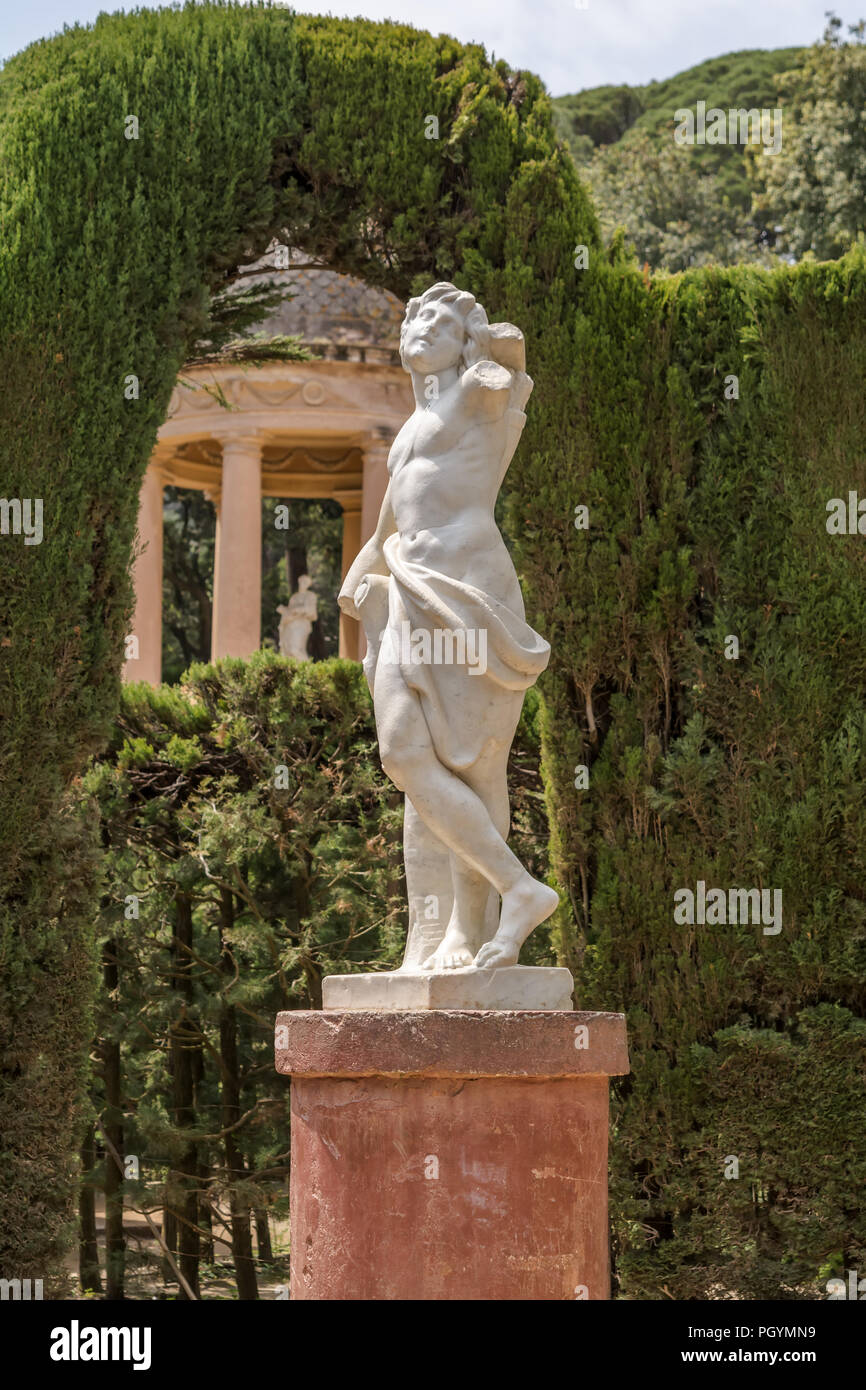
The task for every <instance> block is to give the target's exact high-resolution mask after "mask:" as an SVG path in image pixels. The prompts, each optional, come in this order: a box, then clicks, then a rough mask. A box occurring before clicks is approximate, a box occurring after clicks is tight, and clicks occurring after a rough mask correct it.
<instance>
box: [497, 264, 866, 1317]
mask: <svg viewBox="0 0 866 1390" xmlns="http://www.w3.org/2000/svg"><path fill="white" fill-rule="evenodd" d="M590 285H591V292H590V298H589V301H588V303H587V306H586V307H587V313H586V316H585V318H583V319H582V320H581V321H580V322H579V324H578V328H577V332H576V335H575V350H574V354H573V357H572V359H571V367H570V369H567V368H566V360H567V359H566V358H563V373H565V372H566V370H568V372H569V375H568V377H567V381H568V387H569V396H568V398H569V404H570V408H571V410H572V417H571V419H572V434H571V440H570V441H569V447H568V449H567V453H566V454H565V457H562V456H560V457H559V458H554V457H553V456H552V455H551V452H550V448H549V443H548V440H547V439H546V438H545V436H544V433H543V426H541V427H540V426H539V422H538V421H537V420H536V421H533V423H532V431H533V435H532V437H531V439H530V441H529V447H530V449H531V450H533V452H532V453H531V454H530V455H529V457H527V455H524V456H523V466H522V468H521V470H520V472H519V473H518V474H517V480H518V486H517V489H516V491H515V492H513V493H512V498H511V501H512V525H513V526H514V528H515V530H516V531H517V532H518V533H519V536H520V551H521V557H522V558H521V564H522V573H523V574H524V575H526V576H527V577H528V578H529V579H530V581H531V586H532V589H533V593H534V597H535V603H536V607H537V611H540V614H541V616H540V618H539V624H540V628H541V630H542V631H544V633H545V635H546V636H547V637H548V638H549V640H550V641H551V643H552V646H553V653H554V656H553V661H552V663H551V670H550V672H549V674H548V676H547V677H546V678H545V679H544V681H543V683H542V684H543V692H544V697H545V705H544V737H543V767H544V773H545V777H546V780H547V786H548V793H549V810H550V821H551V827H552V832H553V837H552V853H553V863H554V868H555V871H556V873H557V874H558V876H559V878H560V880H561V882H562V884H563V885H564V887H565V888H566V890H567V895H568V898H569V901H570V905H571V911H570V912H566V913H564V914H563V916H562V922H561V926H560V930H559V935H558V947H559V952H560V957H561V959H563V960H564V961H566V962H567V963H568V964H570V965H571V966H572V967H573V968H574V969H575V970H576V972H577V975H578V978H579V980H580V995H581V999H582V1002H583V1004H584V1006H591V1007H595V1008H610V1009H620V1008H622V1007H623V1006H625V1007H626V1008H627V1011H628V1018H629V1037H630V1047H631V1056H632V1074H631V1076H630V1077H629V1078H627V1079H626V1080H625V1081H624V1082H622V1083H620V1084H619V1085H618V1086H617V1087H616V1093H617V1094H616V1098H615V1104H614V1111H613V1125H614V1135H615V1139H614V1143H613V1150H612V1152H613V1188H612V1194H611V1209H612V1213H613V1220H614V1235H615V1250H616V1265H617V1272H618V1275H619V1279H620V1287H621V1289H622V1291H623V1292H624V1293H625V1294H626V1295H627V1296H628V1297H633V1298H658V1297H663V1296H664V1292H665V1290H667V1292H668V1293H669V1294H670V1295H671V1296H672V1297H675V1298H695V1297H703V1298H706V1297H711V1296H716V1297H718V1296H722V1297H725V1296H727V1297H731V1296H733V1297H738V1298H754V1297H763V1298H771V1299H776V1298H791V1297H807V1298H814V1297H823V1296H826V1292H825V1287H824V1283H825V1281H826V1279H827V1278H828V1277H829V1275H830V1274H838V1273H839V1272H840V1271H841V1270H843V1269H845V1268H848V1269H852V1268H853V1269H857V1268H861V1269H862V1267H863V1261H864V1258H866V1245H864V1242H866V1215H864V1212H863V1206H862V1202H861V1201H860V1199H859V1198H858V1196H857V1194H858V1192H862V1190H863V1187H864V1181H866V1155H864V1143H863V1126H862V1123H861V1122H860V1120H859V1118H855V1117H861V1116H862V1115H863V1114H864V1111H866V1095H864V1089H866V1083H864V1075H866V1072H864V1060H866V1052H864V1045H866V1021H864V1020H866V549H864V547H866V541H864V537H863V535H861V534H855V535H833V534H829V533H828V531H827V525H826V523H827V520H828V512H827V503H828V501H829V500H830V499H832V498H842V499H844V500H845V501H846V503H847V499H848V494H849V491H855V492H856V493H857V495H858V497H859V498H860V499H863V498H866V454H864V449H863V442H864V440H866V398H864V394H863V389H862V383H863V379H864V373H866V312H864V311H866V254H864V251H863V249H862V248H860V249H857V250H855V251H853V252H852V253H851V254H850V255H849V256H848V257H846V258H845V259H843V260H841V261H839V262H835V263H830V264H824V265H814V264H813V265H803V266H800V267H799V268H797V269H795V270H782V271H777V272H775V273H773V274H768V273H765V272H761V271H758V270H755V269H750V268H737V269H731V270H725V271H702V272H696V273H692V274H689V275H686V276H679V277H672V278H659V279H658V280H652V279H648V278H645V277H644V276H642V275H641V274H639V273H638V272H637V270H636V269H634V268H631V267H629V266H626V265H620V264H614V265H601V266H598V267H597V268H596V273H595V274H594V275H593V277H592V280H591V281H590ZM732 376H736V377H737V378H738V383H736V386H738V398H733V396H734V391H735V383H734V382H732V381H730V380H727V394H728V395H729V396H731V397H732V398H731V399H726V379H729V378H730V377H732ZM533 446H534V448H533ZM578 504H584V505H586V506H587V507H588V509H589V529H588V530H576V529H575V528H574V524H573V517H574V507H575V505H578ZM864 529H866V522H864ZM730 636H735V637H737V638H738V639H739V657H738V659H731V658H730V657H729V656H728V655H726V649H727V651H728V652H731V651H732V648H731V646H730V644H729V643H728V638H729V637H730ZM579 765H583V766H586V767H588V768H589V786H588V788H587V789H585V790H583V789H577V788H576V787H575V785H574V784H575V780H576V779H575V775H574V772H575V768H576V767H577V766H579ZM577 780H579V779H577ZM699 880H703V881H704V883H705V884H706V888H707V890H709V889H710V888H719V887H720V888H722V889H724V890H725V892H726V893H727V892H728V891H729V890H730V889H732V888H738V889H752V888H759V889H769V890H776V889H778V890H781V893H782V899H781V901H782V918H781V930H780V931H778V932H775V931H774V930H773V928H772V927H771V932H770V933H769V934H765V933H764V930H763V925H753V924H752V923H751V922H749V923H748V924H743V923H739V924H733V925H730V924H729V925H721V924H719V925H701V924H700V923H697V922H696V923H695V925H687V924H684V925H679V924H678V923H677V921H676V920H675V917H674V906H675V900H674V894H675V893H676V892H677V891H679V890H682V889H691V890H693V891H695V890H696V889H697V884H698V881H699ZM769 901H772V898H771V899H769ZM574 922H576V923H577V928H578V929H577V932H576V933H575V932H574V929H573V924H574ZM733 1158H736V1159H737V1160H738V1168H739V1176H738V1177H734V1176H733V1173H734V1171H735V1169H736V1166H737V1165H735V1164H733V1163H731V1162H730V1160H731V1159H733ZM726 1171H727V1175H726Z"/></svg>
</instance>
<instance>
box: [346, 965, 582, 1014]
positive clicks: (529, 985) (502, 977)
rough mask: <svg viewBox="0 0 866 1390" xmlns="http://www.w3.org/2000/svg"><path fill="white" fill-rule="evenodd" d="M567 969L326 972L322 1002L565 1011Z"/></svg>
mask: <svg viewBox="0 0 866 1390" xmlns="http://www.w3.org/2000/svg"><path fill="white" fill-rule="evenodd" d="M573 989H574V980H573V978H572V975H571V971H570V970H562V969H559V968H558V967H551V966H541V965H507V966H499V967H498V968H496V969H488V970H485V969H481V970H479V969H477V968H476V967H475V966H474V965H468V966H466V967H465V968H464V969H461V970H443V971H439V972H434V971H431V970H393V971H379V972H378V973H377V974H374V975H327V976H326V977H325V979H324V980H323V981H322V1006H323V1008H325V1009H327V1010H328V1011H331V1010H335V1009H340V1010H356V1009H362V1010H366V1011H375V1012H377V1013H406V1012H409V1013H415V1012H418V1011H421V1010H427V1009H523V1010H530V1011H532V1012H536V1011H538V1010H541V1011H542V1012H545V1013H546V1012H549V1011H557V1012H559V1011H567V1012H571V1010H572V1009H573V1007H574V1006H573V1004H572V1002H571V995H572V990H573Z"/></svg>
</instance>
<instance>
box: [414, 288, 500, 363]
mask: <svg viewBox="0 0 866 1390" xmlns="http://www.w3.org/2000/svg"><path fill="white" fill-rule="evenodd" d="M488 355H489V353H488V332H487V315H486V313H485V312H484V310H483V309H482V307H481V305H480V304H479V303H478V302H477V300H476V298H475V296H474V294H470V293H469V291H468V290H458V289H457V287H456V285H449V284H448V283H447V282H446V281H440V282H439V284H437V285H431V286H430V288H429V290H425V291H424V293H423V294H422V295H419V296H418V298H417V299H410V300H409V303H408V304H407V305H406V317H405V318H404V319H403V327H402V328H401V330H400V360H401V362H402V363H403V366H404V367H405V368H406V370H407V372H408V371H414V372H422V373H423V374H424V375H427V374H428V373H429V374H430V375H435V373H437V372H443V371H446V370H447V369H448V368H449V367H459V368H460V369H461V370H462V371H465V370H466V368H467V367H471V366H472V365H473V364H474V363H475V362H480V361H481V360H482V358H485V357H487V356H488Z"/></svg>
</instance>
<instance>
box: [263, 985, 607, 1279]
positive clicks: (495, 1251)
mask: <svg viewBox="0 0 866 1390" xmlns="http://www.w3.org/2000/svg"><path fill="white" fill-rule="evenodd" d="M276 1044H277V1046H276V1066H277V1070H278V1071H280V1072H283V1073H285V1074H287V1075H290V1076H291V1078H292V1088H291V1091H292V1094H291V1104H292V1119H291V1134H292V1157H291V1175H292V1176H291V1230H292V1257H291V1296H292V1298H294V1299H307V1300H317V1301H318V1300H321V1301H324V1300H346V1301H359V1300H360V1301H373V1300H376V1301H378V1300H383V1301H384V1300H388V1301H407V1300H424V1301H430V1302H442V1301H446V1300H454V1301H458V1300H473V1301H500V1300H514V1301H527V1300H545V1301H571V1300H574V1299H579V1300H582V1299H589V1300H599V1299H606V1298H609V1296H610V1275H609V1265H608V1224H607V1134H608V1077H610V1076H616V1075H623V1074H624V1073H626V1072H627V1071H628V1069H629V1067H628V1053H627V1049H626V1030H625V1019H624V1017H623V1015H622V1014H605V1013H581V1012H572V1013H567V1012H565V1011H561V1012H557V1011H549V1012H531V1013H530V1012H507V1011H502V1012H498V1013H497V1012H486V1011H476V1012H472V1011H468V1010H458V1011H447V1010H442V1009H440V1010H430V1011H427V1012H421V1013H371V1012H367V1011H358V1012H347V1013H336V1012H330V1013H326V1012H324V1011H306V1010H304V1011H300V1010H298V1011H293V1012H287V1013H281V1014H279V1015H278V1016H277V1025H276Z"/></svg>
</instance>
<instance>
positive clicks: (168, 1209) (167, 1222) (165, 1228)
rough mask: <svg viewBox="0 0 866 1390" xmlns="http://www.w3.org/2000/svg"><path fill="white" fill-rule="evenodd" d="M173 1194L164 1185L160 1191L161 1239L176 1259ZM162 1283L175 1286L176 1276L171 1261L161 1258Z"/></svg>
mask: <svg viewBox="0 0 866 1390" xmlns="http://www.w3.org/2000/svg"><path fill="white" fill-rule="evenodd" d="M173 1201H174V1194H173V1193H172V1191H171V1188H170V1187H169V1184H168V1183H166V1184H165V1185H164V1187H163V1190H162V1238H163V1240H164V1241H165V1243H166V1245H167V1246H168V1248H169V1250H170V1251H171V1253H172V1254H173V1255H174V1257H175V1259H177V1217H176V1216H175V1214H174V1208H173V1206H172V1203H173ZM162 1282H163V1283H164V1284H176V1283H177V1275H176V1274H175V1272H174V1270H173V1269H172V1267H171V1261H170V1260H166V1259H165V1258H163V1261H162Z"/></svg>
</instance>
